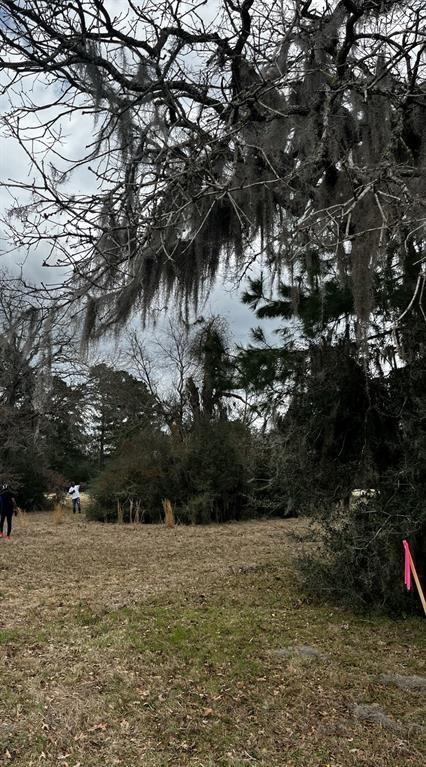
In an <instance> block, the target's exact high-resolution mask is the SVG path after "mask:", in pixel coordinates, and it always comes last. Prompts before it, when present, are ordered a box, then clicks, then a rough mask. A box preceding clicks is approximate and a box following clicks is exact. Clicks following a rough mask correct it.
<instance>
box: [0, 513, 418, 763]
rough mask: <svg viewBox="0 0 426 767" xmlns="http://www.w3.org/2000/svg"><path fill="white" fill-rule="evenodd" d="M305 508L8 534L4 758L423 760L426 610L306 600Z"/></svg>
mask: <svg viewBox="0 0 426 767" xmlns="http://www.w3.org/2000/svg"><path fill="white" fill-rule="evenodd" d="M299 528H300V523H298V522H297V521H293V520H289V521H269V522H268V521H261V522H248V523H241V524H230V525H224V526H211V527H206V528H201V527H199V528H191V527H177V528H175V529H174V530H167V529H165V528H164V527H160V526H152V527H149V526H145V527H144V526H140V527H138V528H133V527H130V526H112V525H108V526H102V525H99V524H94V523H86V522H85V521H84V520H83V519H82V518H81V517H74V518H73V517H72V515H68V516H67V517H66V519H65V522H64V523H63V524H61V525H57V526H55V525H54V524H53V518H52V515H48V514H40V515H32V516H29V517H26V518H25V519H21V520H20V521H19V518H18V522H17V524H16V530H15V533H16V534H15V536H14V539H13V541H12V542H11V543H6V542H0V574H1V579H0V597H1V602H0V605H1V607H0V611H1V612H0V615H1V623H0V659H1V665H0V685H1V696H0V697H1V702H0V763H1V764H5V765H7V764H11V765H14V767H31V766H32V765H44V766H45V767H51V766H53V765H55V766H56V767H60V766H61V765H62V766H63V767H95V766H96V767H113V766H114V765H123V767H133V766H134V765H136V766H138V765H141V766H143V767H166V765H174V766H175V767H185V766H186V765H191V767H213V766H214V767H242V765H259V766H260V765H262V767H343V766H345V767H346V765H354V766H355V765H369V766H371V767H373V765H374V767H384V766H385V765H386V766H391V765H392V767H404V765H419V766H420V765H421V764H423V763H424V761H423V760H424V756H425V755H424V752H423V754H422V745H424V742H425V732H426V730H425V729H424V708H423V709H422V706H423V704H424V700H425V694H426V690H425V687H424V686H422V681H421V680H420V679H417V681H416V680H414V681H413V680H411V682H409V683H408V684H411V687H412V688H411V689H408V690H405V689H401V688H400V687H399V686H398V684H397V683H399V684H402V685H404V684H406V680H405V681H404V680H401V679H400V677H399V676H395V677H391V678H390V679H387V680H386V679H384V678H383V676H382V675H400V676H402V677H408V676H409V677H413V676H417V677H420V676H423V677H424V676H426V672H425V644H424V636H425V628H426V621H422V619H420V618H418V619H410V620H405V621H391V620H388V619H385V618H380V619H378V618H365V617H359V616H358V617H356V616H354V615H352V614H351V613H349V612H344V611H342V610H340V609H336V608H335V607H333V606H332V605H329V606H317V605H313V604H310V603H309V602H307V601H305V600H304V599H303V596H302V594H301V593H300V590H299V589H298V586H297V582H296V580H295V574H294V569H293V566H292V557H293V552H294V549H295V546H296V543H295V541H294V539H293V538H292V536H291V534H292V532H294V531H297V530H298V529H299Z"/></svg>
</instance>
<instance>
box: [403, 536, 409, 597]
mask: <svg viewBox="0 0 426 767" xmlns="http://www.w3.org/2000/svg"><path fill="white" fill-rule="evenodd" d="M402 545H403V547H404V554H405V560H404V584H405V586H406V587H407V591H410V590H411V566H410V559H411V556H410V546H409V543H408V541H402Z"/></svg>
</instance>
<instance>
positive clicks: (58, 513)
mask: <svg viewBox="0 0 426 767" xmlns="http://www.w3.org/2000/svg"><path fill="white" fill-rule="evenodd" d="M52 518H53V524H54V525H63V524H64V522H65V509H64V507H63V505H62V504H61V503H56V504H55V506H54V508H53V512H52Z"/></svg>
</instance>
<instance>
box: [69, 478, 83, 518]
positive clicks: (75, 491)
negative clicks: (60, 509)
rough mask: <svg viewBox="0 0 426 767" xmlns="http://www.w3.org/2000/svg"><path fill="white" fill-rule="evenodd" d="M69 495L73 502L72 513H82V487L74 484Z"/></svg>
mask: <svg viewBox="0 0 426 767" xmlns="http://www.w3.org/2000/svg"><path fill="white" fill-rule="evenodd" d="M68 494H69V495H70V496H71V500H72V513H73V514H75V512H76V511H81V504H80V485H75V484H74V482H72V483H71V487H70V489H69V490H68Z"/></svg>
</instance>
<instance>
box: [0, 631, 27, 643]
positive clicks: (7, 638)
mask: <svg viewBox="0 0 426 767" xmlns="http://www.w3.org/2000/svg"><path fill="white" fill-rule="evenodd" d="M21 638H22V632H21V631H19V630H18V629H0V645H8V644H12V643H15V642H19V641H20V640H21Z"/></svg>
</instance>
